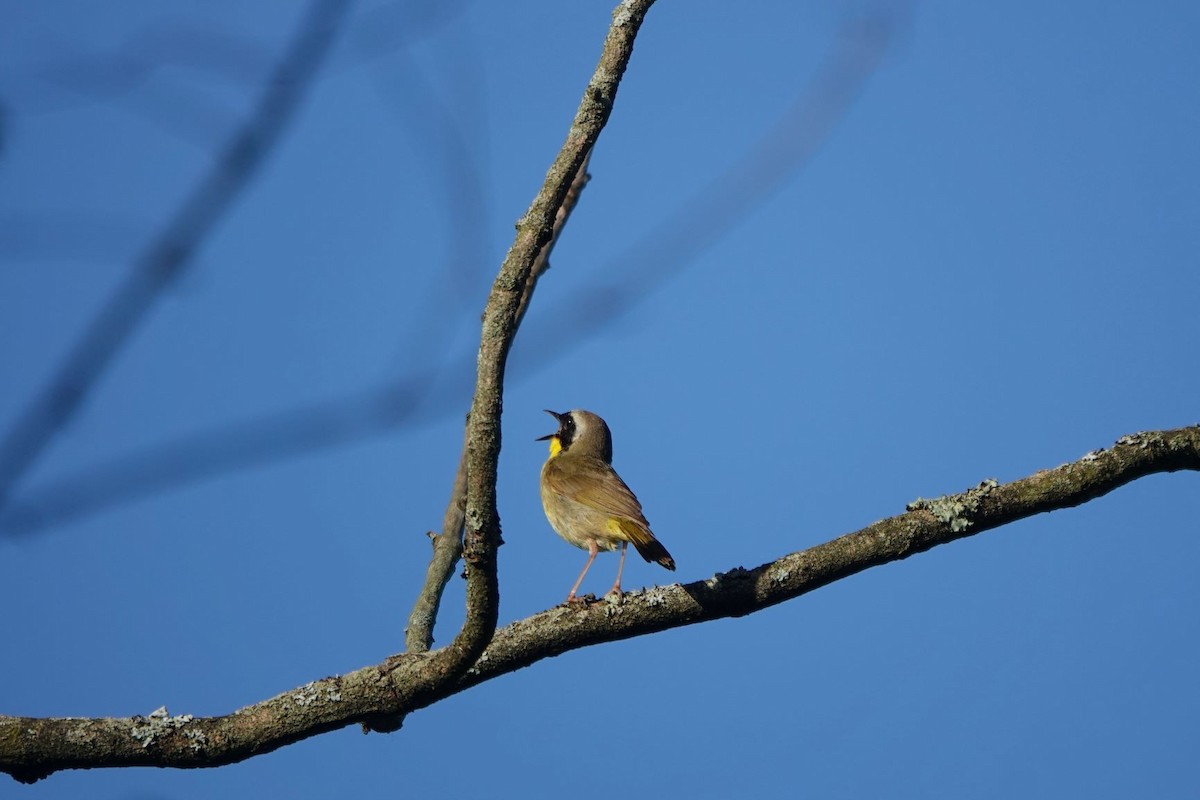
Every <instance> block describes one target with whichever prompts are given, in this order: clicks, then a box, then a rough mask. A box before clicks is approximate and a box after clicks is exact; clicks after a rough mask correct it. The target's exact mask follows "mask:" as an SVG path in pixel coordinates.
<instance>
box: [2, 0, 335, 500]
mask: <svg viewBox="0 0 1200 800" xmlns="http://www.w3.org/2000/svg"><path fill="white" fill-rule="evenodd" d="M349 5H350V2H349V0H316V2H315V3H314V4H313V5H312V6H311V7H310V9H309V11H308V13H307V15H306V17H305V20H304V22H303V24H302V25H301V28H300V31H299V33H298V34H297V36H296V37H295V38H294V39H293V41H292V43H291V45H290V46H289V48H288V50H287V53H286V54H285V55H284V57H283V58H282V59H281V60H280V62H279V64H278V66H277V67H276V68H275V70H274V73H273V74H272V76H271V79H270V81H269V83H268V85H267V89H266V91H265V93H264V95H263V97H262V100H261V102H260V103H259V104H258V106H257V108H256V109H255V111H254V113H253V114H252V115H251V116H250V118H249V119H247V120H246V123H245V124H244V125H243V126H242V128H241V129H240V130H239V131H238V132H237V133H236V134H235V135H234V136H233V138H232V140H231V141H230V142H229V143H228V145H227V146H226V147H225V149H224V151H223V152H222V153H221V154H220V155H219V156H218V157H217V159H216V162H215V163H214V164H213V167H212V169H210V170H209V172H208V173H207V174H206V175H205V176H204V178H203V180H201V182H200V183H199V184H198V185H197V186H196V187H195V188H194V189H193V191H192V192H191V194H190V195H188V197H187V198H186V199H185V200H184V202H183V204H182V205H181V206H180V208H179V209H178V210H177V211H176V213H175V215H174V217H173V218H172V219H171V220H170V221H169V222H168V224H167V225H166V227H165V228H164V229H163V231H162V233H161V234H160V235H159V236H158V237H157V238H156V239H155V240H154V241H153V242H151V243H150V245H149V246H148V247H147V248H146V250H145V251H144V252H143V253H142V254H141V256H140V257H139V258H138V259H137V260H136V261H135V263H134V264H133V268H132V270H131V271H130V273H129V275H128V276H127V277H126V279H125V281H124V282H123V283H122V284H121V285H120V286H119V287H118V288H117V290H116V292H115V293H114V294H113V295H112V296H111V297H110V298H109V299H108V301H107V302H106V303H105V304H104V306H103V307H102V308H101V309H100V312H99V313H98V314H97V315H96V317H95V318H94V319H93V320H92V322H91V324H90V325H89V326H88V327H87V329H86V330H85V331H84V333H83V335H82V336H81V337H80V339H79V341H78V342H76V344H75V346H74V347H73V348H72V350H71V351H70V353H69V354H68V355H67V357H66V359H65V360H64V361H63V363H62V364H61V365H60V366H59V367H58V369H57V370H56V371H55V373H54V376H53V377H52V378H51V379H50V382H49V383H48V384H47V385H46V386H45V387H44V388H43V389H42V390H41V391H40V392H38V393H37V395H36V396H35V397H34V398H33V400H32V401H31V402H30V403H29V405H28V406H26V408H25V409H24V410H23V411H22V412H21V413H20V414H18V416H17V419H16V421H15V423H14V424H13V425H12V426H11V427H10V429H9V431H8V433H7V434H6V436H5V437H4V440H3V442H0V508H2V507H3V506H4V505H5V503H6V501H7V500H8V497H9V495H10V493H11V492H12V489H13V487H14V486H15V485H16V484H17V482H18V481H19V480H20V479H21V477H22V476H23V475H24V473H25V472H26V470H28V469H29V467H30V466H31V465H32V464H33V463H34V461H35V460H36V459H37V457H38V456H39V455H40V454H41V452H42V451H43V450H44V449H45V447H46V445H48V444H49V443H50V441H51V440H52V439H53V438H54V436H55V434H57V433H58V431H60V430H61V429H62V428H63V426H65V425H66V424H67V423H68V422H70V420H71V418H72V417H74V416H75V414H76V412H77V411H78V410H79V407H80V406H81V405H82V404H83V402H84V400H85V399H86V397H87V394H88V392H89V391H90V390H91V388H92V387H93V386H94V385H95V383H96V381H97V379H99V377H100V376H101V375H102V374H103V373H104V371H105V369H106V368H107V367H108V365H109V364H110V363H112V360H113V357H114V356H115V355H116V354H117V353H118V352H119V351H120V350H121V348H122V346H123V345H124V344H125V343H126V342H127V341H128V340H129V337H130V336H131V335H132V334H133V333H134V331H135V330H137V327H138V325H139V323H140V322H141V321H142V320H143V319H145V316H146V312H147V311H148V310H149V309H150V307H151V306H152V305H153V304H154V301H155V300H157V299H158V298H159V297H160V296H161V295H162V293H163V291H164V290H165V289H166V288H167V287H168V286H170V285H171V284H172V283H173V282H174V281H175V280H176V279H177V278H178V277H179V275H180V274H181V273H182V272H183V271H184V270H185V269H186V268H187V267H188V266H189V265H190V263H191V262H192V259H193V257H194V256H195V254H196V252H197V250H198V249H199V247H200V246H201V244H202V243H203V242H204V240H205V238H206V237H207V236H208V234H209V233H210V232H211V231H212V229H213V227H214V226H215V225H216V223H217V222H218V221H219V220H220V218H221V216H222V215H223V214H224V213H225V212H226V211H227V210H228V209H229V208H230V206H231V205H232V202H233V200H234V199H235V198H236V197H237V196H238V195H239V194H240V192H241V190H242V189H243V188H244V187H245V186H246V185H247V184H248V183H249V181H250V178H251V177H253V175H254V174H255V173H256V172H257V169H258V167H259V166H260V165H261V164H262V163H263V161H264V159H265V157H266V155H267V153H269V152H270V150H271V147H272V146H273V145H274V143H275V142H276V141H277V140H278V138H279V135H280V133H281V132H282V131H283V130H284V128H285V127H286V126H287V123H288V122H289V121H290V120H291V119H292V117H293V115H294V112H295V110H296V108H297V107H298V106H299V103H300V101H301V100H302V99H303V98H304V97H305V96H306V94H307V92H308V89H309V87H310V85H311V84H312V79H313V76H314V75H315V74H316V72H317V68H318V67H319V65H320V64H321V62H322V61H323V59H324V58H325V56H326V55H327V54H328V52H329V50H330V46H331V45H332V43H333V41H334V38H335V35H336V33H337V31H338V28H339V26H340V24H341V23H342V21H343V20H344V18H345V16H346V11H347V9H348V8H349Z"/></svg>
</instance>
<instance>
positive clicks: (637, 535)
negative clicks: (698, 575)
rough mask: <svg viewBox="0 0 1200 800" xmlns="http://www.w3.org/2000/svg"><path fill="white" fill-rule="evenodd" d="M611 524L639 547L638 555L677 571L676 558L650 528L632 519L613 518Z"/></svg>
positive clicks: (617, 531)
mask: <svg viewBox="0 0 1200 800" xmlns="http://www.w3.org/2000/svg"><path fill="white" fill-rule="evenodd" d="M609 525H610V526H612V527H613V528H614V529H615V532H616V533H617V534H618V535H619V536H621V537H622V538H624V539H628V540H629V541H630V542H631V543H632V544H633V546H634V547H636V548H637V551H638V555H640V556H641V557H642V558H644V559H646V560H647V561H654V562H656V563H659V564H662V565H663V566H664V567H666V568H667V569H669V570H671V571H672V572H674V571H675V559H673V558H671V554H670V553H668V552H667V548H665V547H663V546H662V542H660V541H659V540H658V539H655V538H654V534H653V533H651V532H650V529H649V528H646V527H643V526H642V525H640V524H639V523H637V522H634V521H633V520H631V519H613V520H610V521H609Z"/></svg>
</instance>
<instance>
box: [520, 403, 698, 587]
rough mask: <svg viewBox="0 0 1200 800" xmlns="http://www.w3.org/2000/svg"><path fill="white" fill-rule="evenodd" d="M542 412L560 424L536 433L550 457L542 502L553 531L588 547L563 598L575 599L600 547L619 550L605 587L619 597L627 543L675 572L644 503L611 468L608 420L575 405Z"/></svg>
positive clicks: (610, 435)
mask: <svg viewBox="0 0 1200 800" xmlns="http://www.w3.org/2000/svg"><path fill="white" fill-rule="evenodd" d="M546 413H547V414H549V415H550V416H552V417H554V418H555V419H556V420H558V430H557V431H555V432H554V433H550V434H547V435H545V436H539V437H538V438H537V441H539V442H541V441H546V440H549V442H550V457H549V458H548V459H546V463H545V464H544V465H543V466H542V474H541V492H542V508H543V509H544V510H545V512H546V519H547V520H549V522H550V527H552V528H554V531H555V533H557V534H558V535H559V536H561V537H562V538H563V539H565V540H566V541H567V542H568V543H570V544H573V545H575V546H576V547H578V548H581V549H583V550H587V551H588V558H587V562H586V563H585V564H584V565H583V571H582V572H580V573H579V577H578V578H577V579H576V581H575V585H574V586H572V587H571V591H570V593H569V594H567V603H572V602H575V593H576V592H577V591H578V590H579V585H580V584H581V583H583V576H584V575H587V571H588V569H589V568H590V567H591V566H592V562H593V561H595V559H596V554H597V553H599V552H600V551H601V550H610V551H611V550H616V549H617V548H620V550H621V561H620V563H619V564H618V566H617V579H616V581H614V582H613V585H612V589H610V590H609V591H608V592H607V594H610V595H616V596H617V597H618V598H620V597H621V573H622V571H623V570H624V569H625V550H626V548H628V547H629V545H630V544H632V545H633V546H634V547H635V548H636V549H637V551H638V553H639V554H640V555H641V557H642V558H644V559H646V561H648V562H649V561H653V562H656V563H658V564H661V565H662V566H664V567H666V568H667V569H669V570H671V571H672V572H673V571H674V570H675V559H673V558H671V554H670V553H668V552H667V548H665V547H663V545H662V543H661V542H659V541H658V539H656V538H654V534H653V533H651V532H650V523H648V522H647V521H646V517H645V516H643V514H642V504H641V503H639V502H638V499H637V497H636V496H635V495H634V494H633V492H632V491H630V489H629V487H628V486H626V485H625V481H623V480H621V477H620V476H619V475H617V473H616V470H614V469H613V468H612V433H611V431H609V429H608V425H607V423H605V422H604V420H603V419H601V418H600V417H599V416H597V415H596V414H593V413H592V412H590V411H584V410H583V409H579V408H577V409H575V410H573V411H567V412H564V413H562V414H560V413H558V412H556V411H550V410H549V409H546Z"/></svg>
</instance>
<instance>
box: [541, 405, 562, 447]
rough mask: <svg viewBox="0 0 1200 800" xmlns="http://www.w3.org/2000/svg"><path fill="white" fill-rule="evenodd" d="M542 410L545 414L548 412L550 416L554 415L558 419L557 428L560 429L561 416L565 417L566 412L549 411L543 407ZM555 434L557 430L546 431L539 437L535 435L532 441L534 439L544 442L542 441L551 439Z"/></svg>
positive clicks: (556, 434)
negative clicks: (552, 431)
mask: <svg viewBox="0 0 1200 800" xmlns="http://www.w3.org/2000/svg"><path fill="white" fill-rule="evenodd" d="M542 410H543V411H545V412H546V413H547V414H549V415H550V416H552V417H554V418H555V419H556V420H558V423H559V426H560V427H559V430H562V427H561V426H562V418H563V417H565V416H566V414H559V413H558V412H557V411H551V410H550V409H548V408H544V409H542ZM555 436H558V431H555V432H554V433H547V434H546V435H545V436H539V437H537V438H536V439H534V441H535V442H544V441H546V440H547V439H552V438H554V437H555Z"/></svg>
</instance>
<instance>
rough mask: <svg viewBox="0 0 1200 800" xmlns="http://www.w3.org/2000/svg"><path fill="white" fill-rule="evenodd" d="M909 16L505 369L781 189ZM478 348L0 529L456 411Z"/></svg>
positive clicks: (828, 66) (195, 442)
mask: <svg viewBox="0 0 1200 800" xmlns="http://www.w3.org/2000/svg"><path fill="white" fill-rule="evenodd" d="M908 20H909V18H908V16H907V13H903V12H899V13H894V14H887V13H882V12H881V13H877V14H875V15H874V16H871V17H868V18H865V19H860V20H856V21H854V22H852V23H850V24H848V25H847V26H846V27H845V28H844V30H843V33H842V35H841V36H840V37H839V40H838V41H837V42H836V44H835V46H834V48H833V51H832V52H831V53H830V55H829V56H828V57H827V58H826V59H825V61H824V62H823V65H822V66H821V68H820V69H819V70H818V71H817V73H816V75H815V76H814V78H813V79H812V80H811V81H810V82H809V83H808V85H807V86H805V87H804V88H803V89H802V90H801V91H799V92H798V93H797V96H796V98H795V100H794V101H793V102H792V103H791V104H790V106H789V108H788V110H787V111H786V112H785V113H784V115H783V116H782V117H781V118H780V120H779V121H778V122H777V123H776V124H775V125H774V126H772V128H771V129H770V130H769V131H768V132H767V133H766V134H765V135H764V136H763V137H762V139H761V140H760V141H759V143H758V144H757V145H756V146H755V147H754V148H752V149H751V150H750V151H748V152H747V153H746V154H745V155H744V156H743V157H742V158H740V159H738V160H737V161H735V162H734V164H733V166H731V167H730V168H729V169H728V170H726V171H725V173H724V174H723V175H721V176H720V177H718V178H717V179H716V180H714V181H713V182H712V183H711V184H710V185H709V187H708V188H707V189H706V190H704V191H702V192H700V193H699V194H698V195H697V196H695V197H694V198H693V199H692V200H690V201H689V202H687V203H685V204H683V205H682V206H681V207H680V208H679V210H678V211H676V212H675V213H673V214H672V215H671V216H670V217H669V218H668V220H667V221H666V222H665V223H664V224H663V225H662V226H661V227H660V228H658V229H656V230H654V231H653V232H651V233H650V234H648V235H647V236H646V237H645V238H644V239H643V240H642V241H641V242H639V243H637V244H635V245H633V246H632V247H630V248H629V249H628V250H627V251H626V253H624V254H623V255H621V256H620V257H619V258H616V259H613V261H612V262H611V264H612V267H611V268H609V269H606V270H603V273H604V274H605V275H607V276H609V277H608V278H607V279H606V280H604V281H603V282H595V283H592V284H589V285H585V286H582V287H580V288H579V289H578V290H577V295H578V296H579V297H580V298H587V302H582V300H581V301H579V302H571V301H563V302H560V303H558V304H557V307H558V308H561V309H570V316H571V321H570V325H569V326H567V327H566V328H565V329H566V330H572V331H576V332H577V335H575V336H562V335H557V336H547V335H544V333H545V331H546V330H549V329H553V330H558V331H560V332H561V331H562V330H564V328H563V325H564V320H563V319H560V318H555V317H553V316H551V317H546V318H543V320H542V321H540V322H539V324H537V325H536V326H535V327H534V328H533V329H531V330H530V331H528V332H527V335H526V337H525V341H526V342H528V343H529V344H528V345H526V346H527V347H530V348H537V350H536V353H535V352H534V351H533V350H530V351H527V352H525V353H523V357H522V358H521V359H520V363H518V364H515V365H514V369H513V371H512V373H511V374H510V378H518V379H519V378H521V377H526V376H528V375H529V374H532V372H533V371H534V370H537V369H543V368H545V367H546V366H548V365H549V364H550V363H551V361H552V358H553V357H554V356H557V355H561V353H562V352H563V351H565V350H567V349H568V348H571V347H574V346H577V345H579V344H580V343H581V342H582V341H583V339H584V336H585V335H586V334H591V333H595V332H596V331H598V330H600V329H602V328H604V327H605V326H607V325H611V324H613V323H614V322H615V321H616V320H618V319H619V318H620V316H621V315H622V314H623V313H624V312H625V311H627V310H628V309H629V308H631V307H632V306H633V305H634V304H635V303H637V302H638V301H639V300H642V299H644V298H645V297H646V295H647V294H648V293H649V292H651V291H653V290H654V289H655V288H657V287H659V286H661V285H662V284H663V283H664V282H665V281H666V280H668V279H669V278H670V277H672V276H673V275H675V274H676V273H677V272H678V271H679V270H681V269H683V268H684V267H686V266H687V265H688V264H689V263H691V262H692V261H693V260H694V259H695V258H696V257H697V256H698V255H700V253H702V252H703V251H704V249H705V248H707V247H710V246H711V245H712V244H713V243H714V242H715V241H717V239H719V238H720V237H721V236H723V235H724V234H725V233H727V232H728V231H729V230H731V229H732V228H733V227H734V226H735V225H736V224H737V223H738V222H739V221H741V220H742V219H744V218H745V217H746V216H747V215H749V214H750V213H752V212H753V211H754V210H755V209H757V208H758V207H760V206H761V205H762V204H763V203H765V202H766V201H767V200H768V199H769V198H770V197H771V196H772V195H773V194H774V193H775V192H777V191H778V190H779V189H781V188H782V187H783V186H784V185H785V184H786V183H787V182H788V181H789V180H791V179H792V178H793V177H794V176H795V174H796V172H797V171H798V170H800V169H801V168H802V167H803V166H804V165H805V164H806V163H807V162H808V160H809V159H811V158H812V157H813V155H814V154H815V152H816V151H817V149H818V148H819V147H820V145H821V144H822V143H823V142H825V141H826V140H827V138H828V137H829V135H830V134H831V132H832V131H833V129H834V128H835V126H836V124H837V123H838V122H839V121H840V120H842V119H843V118H844V117H845V116H846V114H847V113H848V111H849V109H850V108H851V106H852V105H853V103H854V101H855V100H856V98H857V97H858V94H859V92H860V91H861V90H862V88H863V86H864V85H865V83H866V81H867V79H869V78H870V77H871V75H872V74H873V73H874V71H875V70H876V69H877V68H878V65H879V63H880V60H881V59H882V57H883V55H884V53H885V52H886V51H887V49H888V47H889V45H890V44H891V43H892V42H893V41H894V40H895V39H896V37H897V35H898V34H899V33H901V32H902V31H903V30H904V28H905V27H906V25H907V23H908ZM580 309H587V311H588V314H587V315H586V316H584V315H582V314H580V312H579V310H580ZM560 313H567V312H560ZM474 358H475V356H474V353H469V354H464V355H463V356H461V357H460V358H456V359H454V360H453V361H452V362H451V363H450V364H449V365H448V366H445V365H444V366H443V367H441V368H435V367H429V368H425V369H418V370H413V371H410V372H409V374H407V375H406V376H403V377H401V378H399V379H389V380H384V381H382V382H380V383H379V384H377V385H375V386H372V387H368V388H366V389H362V390H357V391H353V392H347V393H346V394H344V395H342V396H341V397H335V398H332V399H330V400H328V401H326V402H323V403H319V404H313V405H309V406H304V407H298V408H293V409H290V410H284V411H278V412H273V413H271V414H266V415H262V416H260V417H254V418H249V419H246V420H242V421H237V422H233V423H230V424H228V425H225V426H222V427H219V428H216V429H208V430H206V431H202V432H199V433H195V434H191V435H188V436H183V437H180V438H178V439H174V440H171V441H167V442H164V443H163V444H161V445H158V446H155V447H152V448H147V449H143V450H138V451H134V452H132V453H129V454H128V455H125V456H122V457H117V458H114V459H112V460H110V461H106V462H103V463H101V464H100V465H98V466H96V467H94V468H90V469H87V470H84V471H81V472H79V473H77V474H76V475H74V476H67V477H65V478H63V479H61V480H58V481H53V482H50V483H48V484H46V485H44V486H43V487H41V488H39V489H34V490H30V491H26V492H25V493H23V494H22V496H21V497H20V498H16V499H14V500H13V501H12V502H10V508H9V509H8V512H7V513H6V514H3V515H2V516H0V534H3V535H6V536H16V535H19V534H28V533H32V532H35V531H37V530H40V529H44V528H46V527H49V526H52V525H56V524H60V523H62V522H65V521H67V520H69V519H73V518H79V517H82V516H85V515H87V514H90V513H94V512H96V511H99V510H101V509H103V508H108V507H112V506H114V505H118V504H121V503H125V502H129V501H132V500H135V499H138V498H143V497H146V496H149V495H152V494H154V493H157V492H161V491H166V490H168V489H171V488H175V487H178V486H182V485H185V484H187V483H191V482H194V481H196V480H200V479H203V478H207V477H212V476H214V475H217V474H224V473H228V472H232V471H235V470H238V469H244V468H248V467H251V466H255V465H260V464H263V463H266V462H269V461H274V460H277V459H280V458H285V457H290V456H294V455H299V454H301V453H305V452H309V451H312V450H316V449H320V448H325V447H332V446H335V445H341V444H347V443H350V442H353V441H357V440H360V439H363V438H366V437H370V436H373V435H377V434H379V433H382V432H385V431H389V430H395V429H397V428H399V427H401V426H402V425H411V424H414V423H416V422H419V421H421V420H424V419H428V418H430V417H434V416H444V415H445V414H447V413H456V412H457V410H459V409H461V403H462V401H463V398H464V397H465V396H466V393H467V392H468V391H469V379H470V375H471V374H472V369H473V364H474ZM522 365H531V366H529V367H522ZM18 501H19V502H18Z"/></svg>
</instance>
